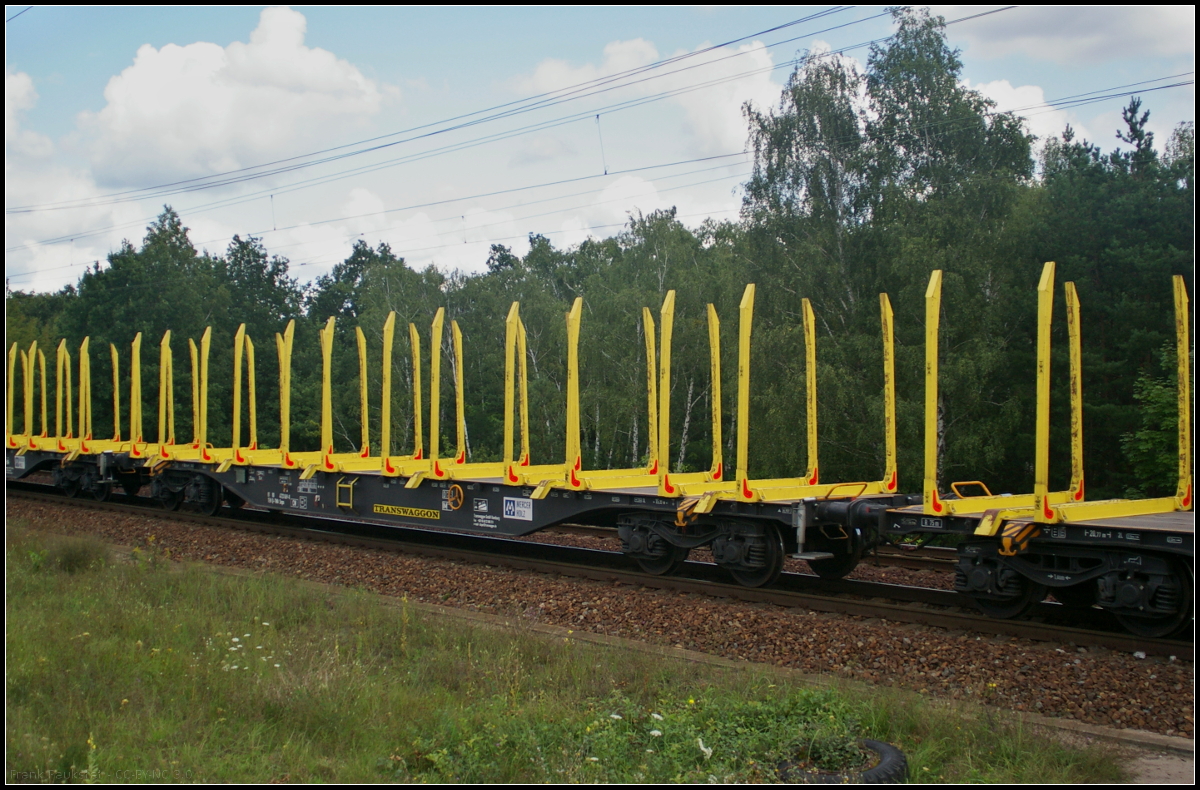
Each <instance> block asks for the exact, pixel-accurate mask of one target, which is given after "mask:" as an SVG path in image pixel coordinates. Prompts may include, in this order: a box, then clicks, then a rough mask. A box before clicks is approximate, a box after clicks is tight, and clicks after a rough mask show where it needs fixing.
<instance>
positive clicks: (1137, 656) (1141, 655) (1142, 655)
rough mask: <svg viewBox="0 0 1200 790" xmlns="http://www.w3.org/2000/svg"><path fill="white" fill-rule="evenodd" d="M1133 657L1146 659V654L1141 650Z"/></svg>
mask: <svg viewBox="0 0 1200 790" xmlns="http://www.w3.org/2000/svg"><path fill="white" fill-rule="evenodd" d="M1133 657H1134V658H1145V657H1146V654H1145V653H1143V652H1142V651H1141V650H1138V651H1136V652H1135V653H1134V654H1133Z"/></svg>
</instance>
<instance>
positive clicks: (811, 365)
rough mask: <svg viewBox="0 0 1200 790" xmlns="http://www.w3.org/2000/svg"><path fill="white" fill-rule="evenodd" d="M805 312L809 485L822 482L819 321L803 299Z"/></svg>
mask: <svg viewBox="0 0 1200 790" xmlns="http://www.w3.org/2000/svg"><path fill="white" fill-rule="evenodd" d="M800 304H801V306H802V308H803V310H804V378H805V389H806V396H807V403H806V408H805V415H804V416H805V420H804V421H805V423H806V425H807V428H808V472H806V473H805V475H804V477H805V480H806V482H807V483H808V485H810V486H815V485H817V483H818V482H820V480H819V478H820V466H819V464H818V462H817V321H816V318H814V317H813V309H812V302H810V301H808V299H802V300H801V302H800Z"/></svg>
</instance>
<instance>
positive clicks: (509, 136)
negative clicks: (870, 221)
mask: <svg viewBox="0 0 1200 790" xmlns="http://www.w3.org/2000/svg"><path fill="white" fill-rule="evenodd" d="M25 8H26V6H19V5H18V6H6V7H5V19H6V20H7V21H6V22H5V90H4V102H5V106H4V203H5V211H6V213H5V231H4V232H5V253H4V258H5V265H4V268H5V277H6V281H7V285H8V287H9V288H10V289H12V290H22V291H52V290H58V289H60V288H62V287H63V286H65V285H68V284H72V283H75V282H77V281H78V278H79V276H80V274H81V273H82V271H83V270H84V267H86V266H88V265H91V264H92V263H93V262H94V261H101V262H102V263H103V261H104V260H105V258H106V256H107V255H108V253H109V252H110V251H113V250H115V249H117V248H118V247H119V246H120V244H121V243H122V240H123V239H128V240H130V241H131V242H133V243H134V244H135V246H136V245H137V244H139V243H140V241H141V238H142V236H143V235H144V233H145V227H146V225H147V224H149V222H151V221H152V220H153V218H154V217H155V216H156V215H158V214H159V213H160V212H161V211H162V208H163V206H164V205H171V206H172V207H173V208H174V209H175V210H176V211H178V212H179V214H180V216H181V217H182V218H183V221H184V224H185V225H186V226H187V227H188V228H190V236H191V239H192V241H193V242H194V243H195V244H196V246H197V248H199V249H202V250H207V251H209V252H211V253H213V254H221V253H223V252H224V250H225V249H226V247H227V246H228V244H229V242H230V239H231V238H232V236H233V235H234V234H238V235H240V236H242V237H243V238H244V237H246V236H247V235H253V236H256V237H260V238H261V239H262V241H263V244H264V245H265V246H266V248H267V250H268V251H269V252H270V253H271V254H275V255H281V256H284V257H286V258H288V259H289V260H290V261H291V267H292V268H291V273H292V275H293V276H295V277H297V278H298V279H299V280H300V281H301V282H308V281H311V280H312V279H314V278H315V277H317V276H319V275H322V274H325V273H327V272H329V271H330V270H331V269H332V267H333V266H334V264H336V263H338V262H339V261H341V260H343V259H344V258H345V257H346V256H347V255H348V254H349V251H350V249H351V246H352V245H353V244H354V243H355V241H357V240H362V241H365V242H367V243H368V244H370V245H371V246H373V247H374V246H376V245H378V244H380V243H381V242H386V243H387V244H388V245H390V247H391V248H392V250H393V252H395V253H396V254H397V255H400V256H402V257H403V258H405V260H406V261H407V262H408V264H409V265H411V266H414V267H416V268H422V267H424V266H427V265H430V264H432V265H435V266H437V267H438V268H439V269H442V270H444V271H451V270H455V269H457V270H461V271H465V272H478V271H481V270H483V269H484V268H485V265H486V260H487V257H488V252H489V250H490V248H491V245H493V244H503V245H506V246H509V247H511V248H512V249H513V251H514V252H516V253H517V254H523V253H524V252H525V251H526V250H527V249H528V241H527V239H528V237H529V235H530V234H531V233H537V234H541V235H544V236H546V237H548V238H549V239H550V240H551V241H552V242H553V243H554V244H555V246H558V247H569V246H571V245H577V244H579V243H580V242H582V241H584V240H585V239H587V238H589V237H592V238H603V237H607V236H611V235H613V234H616V233H619V232H620V231H621V229H622V227H624V226H625V225H627V223H628V221H629V218H630V217H631V216H637V215H638V214H639V213H642V214H645V213H649V212H651V211H654V210H657V209H666V208H670V207H675V208H676V210H677V212H678V216H679V218H680V220H681V221H682V222H684V223H685V224H686V225H688V226H690V227H695V226H698V225H700V224H701V223H703V222H704V221H705V220H706V219H709V218H711V219H714V220H718V221H721V220H731V219H736V218H737V216H738V211H739V208H740V206H741V193H740V185H741V184H742V183H744V182H745V180H746V177H747V175H748V174H749V171H750V163H751V159H750V157H749V155H748V154H747V153H746V151H747V127H746V123H745V119H744V116H743V112H742V108H743V106H744V105H745V104H746V103H747V102H749V103H751V104H752V105H753V106H754V107H755V108H757V109H759V110H766V109H770V108H773V107H775V106H777V104H778V102H779V97H780V93H781V91H782V88H783V85H784V83H785V82H786V80H787V77H788V75H789V74H790V73H791V71H792V68H793V65H794V60H795V59H796V58H797V57H798V56H800V55H803V54H804V53H805V52H808V51H822V50H825V49H832V50H836V51H840V52H842V55H841V56H842V57H845V58H850V59H854V60H856V61H858V63H859V65H860V66H861V64H863V63H865V62H866V58H867V55H868V47H867V46H866V44H867V43H868V42H871V41H874V40H879V39H883V38H886V37H887V36H888V35H890V34H891V32H892V31H893V25H892V22H891V19H890V17H889V16H888V15H887V14H886V13H885V12H884V11H883V9H882V8H880V7H875V6H864V7H854V6H774V7H770V8H743V7H725V6H700V7H692V8H680V7H668V8H653V7H650V8H646V7H632V8H492V7H488V8H333V7H329V8H307V7H301V6H295V7H266V8H263V7H230V8H175V7H173V8H157V9H155V8H133V7H128V8H104V7H85V8H79V7H76V8H55V7H43V6H37V7H32V8H29V10H27V11H23V9H25ZM932 10H933V12H934V13H936V14H940V15H942V16H943V17H945V19H946V20H947V22H950V23H951V24H949V25H948V26H947V28H946V32H947V37H948V40H949V42H950V44H951V46H953V47H955V48H957V49H959V50H960V57H961V59H962V62H963V66H964V67H963V72H962V79H963V81H964V82H965V84H967V85H968V86H969V87H971V88H974V89H977V90H979V91H981V92H982V93H984V94H985V95H986V96H988V97H989V98H991V99H992V100H994V101H995V102H996V105H997V107H996V108H997V109H998V110H1001V111H1010V110H1011V111H1015V112H1017V113H1018V114H1019V115H1021V116H1022V117H1023V118H1025V122H1026V125H1027V128H1028V130H1029V131H1030V132H1031V133H1032V134H1035V135H1038V136H1039V138H1040V139H1042V140H1044V139H1046V137H1048V136H1054V135H1057V134H1060V133H1061V131H1062V129H1063V128H1064V126H1065V125H1066V124H1068V123H1069V124H1070V125H1071V126H1072V127H1073V128H1074V129H1075V130H1076V133H1077V135H1078V136H1080V137H1083V138H1086V139H1089V140H1091V141H1093V142H1095V143H1097V144H1099V145H1100V146H1101V147H1102V148H1103V149H1105V150H1109V149H1111V148H1114V147H1117V146H1118V141H1117V140H1116V139H1115V132H1116V130H1117V129H1118V128H1120V127H1122V126H1123V124H1122V122H1121V110H1122V109H1123V108H1124V107H1125V105H1126V104H1127V103H1128V101H1129V92H1130V91H1137V95H1138V96H1140V97H1141V98H1142V101H1143V106H1144V108H1146V109H1149V110H1150V112H1151V116H1150V123H1149V127H1150V129H1151V130H1152V131H1153V132H1154V133H1155V135H1156V140H1157V143H1158V144H1159V146H1160V147H1161V145H1162V144H1164V143H1165V142H1166V140H1167V139H1168V138H1169V136H1170V134H1171V132H1172V130H1173V129H1174V128H1175V127H1176V126H1177V125H1178V124H1179V123H1182V122H1194V120H1195V91H1194V85H1193V84H1192V82H1193V81H1194V77H1195V75H1194V69H1195V7H1194V6H1187V7H1177V6H1170V7H1139V8H1119V7H1104V8H1088V7H1071V8H1047V7H1041V6H1039V7H1009V6H996V5H993V6H933V7H932ZM989 11H995V13H986V12H989ZM969 17H973V18H969ZM960 19H961V20H963V21H955V20H960ZM1070 97H1077V98H1076V100H1075V102H1072V103H1068V104H1063V103H1060V102H1059V101H1058V100H1060V99H1067V98H1070ZM1079 99H1083V100H1085V101H1084V102H1083V103H1078V100H1079ZM1093 100H1094V101H1093ZM1048 102H1049V103H1048Z"/></svg>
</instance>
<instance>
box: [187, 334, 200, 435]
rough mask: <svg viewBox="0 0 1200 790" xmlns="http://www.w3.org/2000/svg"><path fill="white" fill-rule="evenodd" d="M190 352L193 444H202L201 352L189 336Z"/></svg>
mask: <svg viewBox="0 0 1200 790" xmlns="http://www.w3.org/2000/svg"><path fill="white" fill-rule="evenodd" d="M188 353H189V354H190V355H191V358H192V445H193V446H194V447H199V446H200V353H199V352H198V351H197V350H196V341H195V340H192V339H191V338H190V337H189V338H188Z"/></svg>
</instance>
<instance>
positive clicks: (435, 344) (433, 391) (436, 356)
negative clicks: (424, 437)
mask: <svg viewBox="0 0 1200 790" xmlns="http://www.w3.org/2000/svg"><path fill="white" fill-rule="evenodd" d="M445 322H446V308H444V307H439V308H438V311H437V314H436V315H434V317H433V326H432V328H431V330H430V332H431V333H430V336H429V459H430V460H431V461H432V462H433V464H434V467H435V469H434V474H435V475H436V474H437V469H436V466H437V461H438V457H439V456H438V452H439V450H440V449H441V442H440V441H439V440H440V439H441V436H440V433H441V425H440V417H441V406H442V337H443V334H444V333H443V327H444V326H445Z"/></svg>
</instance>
